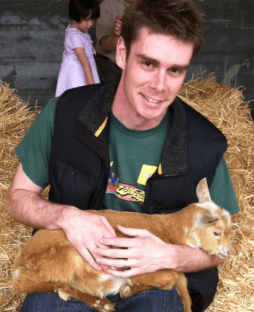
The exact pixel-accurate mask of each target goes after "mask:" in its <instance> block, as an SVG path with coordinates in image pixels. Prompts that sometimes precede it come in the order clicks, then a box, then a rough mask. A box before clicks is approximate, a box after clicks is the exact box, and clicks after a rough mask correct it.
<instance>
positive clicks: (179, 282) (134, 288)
mask: <svg viewBox="0 0 254 312" xmlns="http://www.w3.org/2000/svg"><path fill="white" fill-rule="evenodd" d="M131 283H132V285H124V286H122V288H121V290H120V295H121V297H122V298H128V297H130V296H133V295H134V294H136V293H138V292H141V291H144V290H149V289H162V290H171V289H172V288H173V286H176V287H177V291H178V293H179V296H180V299H181V300H182V302H183V305H184V312H191V300H190V296H189V293H188V289H187V279H186V277H185V275H184V274H183V273H178V272H175V271H173V270H160V271H157V272H155V273H150V274H144V275H138V276H134V277H132V278H131Z"/></svg>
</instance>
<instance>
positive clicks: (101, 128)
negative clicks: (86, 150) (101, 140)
mask: <svg viewBox="0 0 254 312" xmlns="http://www.w3.org/2000/svg"><path fill="white" fill-rule="evenodd" d="M107 122H108V117H107V118H106V119H105V120H104V122H103V123H102V125H101V126H100V127H99V129H98V130H97V131H96V132H95V134H94V135H95V136H96V137H98V136H99V135H100V134H101V133H102V131H103V129H104V128H105V127H106V124H107Z"/></svg>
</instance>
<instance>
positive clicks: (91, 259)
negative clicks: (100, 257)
mask: <svg viewBox="0 0 254 312" xmlns="http://www.w3.org/2000/svg"><path fill="white" fill-rule="evenodd" d="M78 252H79V254H80V255H81V257H82V258H84V259H85V260H86V261H87V262H88V264H90V265H91V267H92V268H94V269H95V270H98V271H101V270H102V267H101V266H100V265H99V264H98V263H97V262H96V261H95V259H94V257H93V255H92V254H91V253H90V252H89V250H88V249H87V248H85V247H83V248H82V249H81V250H79V251H78Z"/></svg>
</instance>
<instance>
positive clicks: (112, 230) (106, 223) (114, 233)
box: [102, 218, 116, 237]
mask: <svg viewBox="0 0 254 312" xmlns="http://www.w3.org/2000/svg"><path fill="white" fill-rule="evenodd" d="M102 222H103V224H104V225H105V226H106V228H107V229H108V230H109V232H110V234H111V235H112V236H114V237H116V232H115V230H114V228H113V227H112V225H111V224H110V223H109V222H108V220H107V219H106V218H102Z"/></svg>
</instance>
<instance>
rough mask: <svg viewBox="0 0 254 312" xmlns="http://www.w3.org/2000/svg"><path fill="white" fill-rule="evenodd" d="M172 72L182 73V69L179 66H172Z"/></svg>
mask: <svg viewBox="0 0 254 312" xmlns="http://www.w3.org/2000/svg"><path fill="white" fill-rule="evenodd" d="M171 72H172V73H174V74H176V73H181V72H182V71H181V69H179V68H171Z"/></svg>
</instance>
